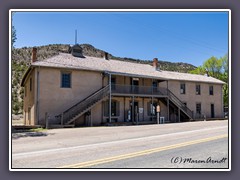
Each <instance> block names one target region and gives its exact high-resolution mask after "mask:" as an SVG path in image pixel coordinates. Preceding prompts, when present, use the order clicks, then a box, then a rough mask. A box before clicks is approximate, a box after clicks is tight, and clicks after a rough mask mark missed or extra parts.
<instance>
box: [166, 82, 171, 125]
mask: <svg viewBox="0 0 240 180" xmlns="http://www.w3.org/2000/svg"><path fill="white" fill-rule="evenodd" d="M167 96H168V81H167ZM167 114H168V115H167V116H168V122H169V121H170V114H169V96H168V97H167Z"/></svg>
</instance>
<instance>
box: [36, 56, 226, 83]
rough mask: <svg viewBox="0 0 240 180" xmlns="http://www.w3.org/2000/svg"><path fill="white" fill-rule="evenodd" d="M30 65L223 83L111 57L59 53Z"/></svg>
mask: <svg viewBox="0 0 240 180" xmlns="http://www.w3.org/2000/svg"><path fill="white" fill-rule="evenodd" d="M32 66H41V67H53V68H69V69H79V70H92V71H101V72H109V73H112V74H118V75H125V76H136V77H148V78H155V79H164V80H181V81H196V82H206V83H217V84H224V82H223V81H220V80H218V79H215V78H213V77H208V76H204V75H196V74H188V73H179V72H172V71H162V70H160V71H158V70H156V69H154V67H153V66H151V65H149V64H140V63H132V62H126V61H118V60H112V59H109V60H105V59H103V58H97V57H89V56H85V58H79V57H74V56H72V55H71V54H67V53H60V54H59V55H56V56H53V57H51V58H48V59H45V60H42V61H36V62H34V63H32Z"/></svg>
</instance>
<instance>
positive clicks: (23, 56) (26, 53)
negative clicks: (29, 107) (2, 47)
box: [12, 44, 196, 114]
mask: <svg viewBox="0 0 240 180" xmlns="http://www.w3.org/2000/svg"><path fill="white" fill-rule="evenodd" d="M69 47H70V46H69V45H64V44H51V45H46V46H39V47H37V50H38V51H37V59H38V60H43V59H46V58H49V57H52V56H54V55H57V54H58V53H59V52H65V53H68V49H69ZM81 47H82V49H83V54H84V55H86V56H94V57H101V56H102V53H103V52H104V51H103V50H100V49H96V48H95V47H93V46H92V45H90V44H81ZM31 52H32V47H23V48H15V49H13V50H12V111H13V112H12V113H13V114H21V113H22V108H23V88H22V87H20V82H21V79H22V77H23V74H24V72H25V71H26V70H27V67H28V66H29V64H30V61H31ZM109 58H111V59H116V60H121V61H130V62H136V63H143V64H152V60H140V59H132V58H126V57H124V58H122V57H115V56H114V55H112V54H109ZM159 66H160V69H162V70H168V71H178V72H188V71H191V70H193V69H195V68H196V67H195V66H193V65H191V64H187V63H182V62H179V63H171V62H167V61H161V60H159Z"/></svg>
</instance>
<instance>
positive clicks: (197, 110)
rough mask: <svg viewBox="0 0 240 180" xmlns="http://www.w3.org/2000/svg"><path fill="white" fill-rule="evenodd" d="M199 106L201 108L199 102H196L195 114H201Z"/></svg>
mask: <svg viewBox="0 0 240 180" xmlns="http://www.w3.org/2000/svg"><path fill="white" fill-rule="evenodd" d="M201 108H202V107H201V103H197V104H196V113H197V114H201V111H202V109H201Z"/></svg>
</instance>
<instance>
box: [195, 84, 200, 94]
mask: <svg viewBox="0 0 240 180" xmlns="http://www.w3.org/2000/svg"><path fill="white" fill-rule="evenodd" d="M200 94H201V86H200V84H197V85H196V95H200Z"/></svg>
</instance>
